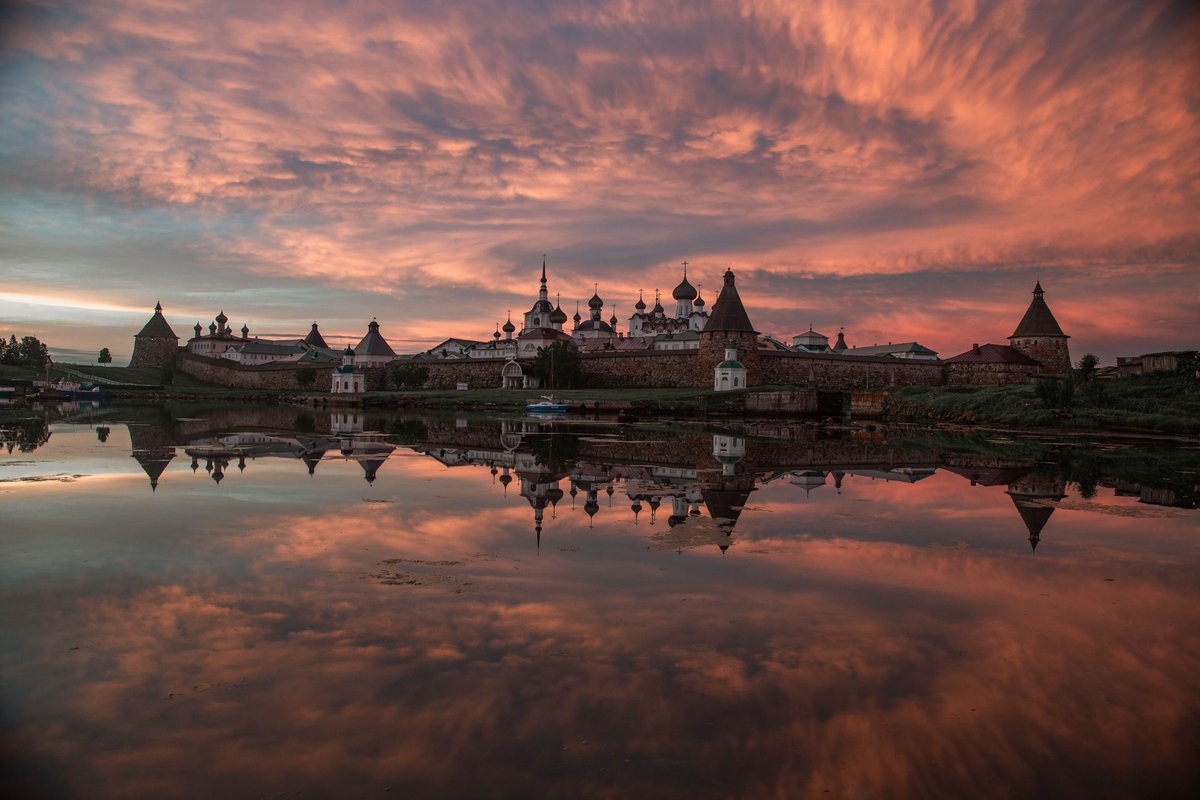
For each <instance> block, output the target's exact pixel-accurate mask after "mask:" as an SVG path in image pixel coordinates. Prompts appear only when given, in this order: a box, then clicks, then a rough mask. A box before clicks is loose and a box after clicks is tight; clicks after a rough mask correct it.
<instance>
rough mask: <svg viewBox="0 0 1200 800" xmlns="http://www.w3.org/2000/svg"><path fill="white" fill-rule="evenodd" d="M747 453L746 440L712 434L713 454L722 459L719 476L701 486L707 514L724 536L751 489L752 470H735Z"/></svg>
mask: <svg viewBox="0 0 1200 800" xmlns="http://www.w3.org/2000/svg"><path fill="white" fill-rule="evenodd" d="M745 455H746V440H745V439H740V438H737V437H734V436H720V435H716V436H713V457H714V458H716V459H717V461H719V462H721V477H720V478H719V479H718V480H717V481H715V482H714V483H711V484H707V485H705V486H704V487H703V488H702V489H701V496H702V497H703V499H704V506H705V508H707V509H708V515H709V516H710V517H712V519H713V522H715V523H716V524H717V527H718V528H720V529H721V530H722V531H723V532H724V533H725V535H726V536H731V535H732V534H733V528H734V526H735V525H737V521H738V517H740V516H741V514H742V509H743V508H744V507H745V505H746V500H747V499H748V498H749V497H750V493H751V492H753V491H754V474H753V473H752V472H750V471H749V470H748V469H743V470H742V471H741V474H738V469H737V465H738V463H739V462H740V461H741V460H742V458H743V457H744V456H745ZM719 547H720V548H721V552H725V550H727V549H728V547H729V542H728V540H726V541H725V542H723V543H722V544H721V545H719Z"/></svg>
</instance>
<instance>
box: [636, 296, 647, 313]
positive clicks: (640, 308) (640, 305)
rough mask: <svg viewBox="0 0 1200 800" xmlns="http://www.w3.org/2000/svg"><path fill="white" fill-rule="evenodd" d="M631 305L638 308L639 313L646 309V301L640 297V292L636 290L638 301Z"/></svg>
mask: <svg viewBox="0 0 1200 800" xmlns="http://www.w3.org/2000/svg"><path fill="white" fill-rule="evenodd" d="M633 307H634V308H636V309H637V310H638V313H639V314H640V313H642V312H643V311H645V310H646V301H645V300H643V299H642V293H641V292H638V301H637V302H636V303H634V304H633Z"/></svg>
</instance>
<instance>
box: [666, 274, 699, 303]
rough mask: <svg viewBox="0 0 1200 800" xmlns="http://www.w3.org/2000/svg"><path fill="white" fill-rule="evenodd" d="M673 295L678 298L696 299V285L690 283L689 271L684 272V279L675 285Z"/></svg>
mask: <svg viewBox="0 0 1200 800" xmlns="http://www.w3.org/2000/svg"><path fill="white" fill-rule="evenodd" d="M671 297H674V298H675V299H676V300H695V299H696V287H695V286H692V285H691V284H690V283H688V279H687V273H686V272H685V273H683V280H682V281H680V282H679V285H678V286H676V287H675V291H673V292H671Z"/></svg>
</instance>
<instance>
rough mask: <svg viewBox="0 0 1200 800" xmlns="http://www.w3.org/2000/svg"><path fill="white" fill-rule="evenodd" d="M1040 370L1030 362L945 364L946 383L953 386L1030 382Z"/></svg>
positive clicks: (1004, 384)
mask: <svg viewBox="0 0 1200 800" xmlns="http://www.w3.org/2000/svg"><path fill="white" fill-rule="evenodd" d="M1039 372H1040V370H1039V369H1038V368H1037V367H1035V366H1033V365H1032V364H1005V363H997V364H963V363H955V364H947V365H946V383H948V384H950V385H953V386H1006V385H1008V384H1010V383H1032V382H1033V380H1034V379H1035V378H1036V377H1037V376H1038V374H1039Z"/></svg>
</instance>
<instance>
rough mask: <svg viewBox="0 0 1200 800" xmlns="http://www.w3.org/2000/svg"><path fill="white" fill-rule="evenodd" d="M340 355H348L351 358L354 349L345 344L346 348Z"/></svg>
mask: <svg viewBox="0 0 1200 800" xmlns="http://www.w3.org/2000/svg"><path fill="white" fill-rule="evenodd" d="M342 355H344V356H350V357H351V358H353V357H354V349H353V348H351V347H350V345H346V349H345V350H343V351H342Z"/></svg>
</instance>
